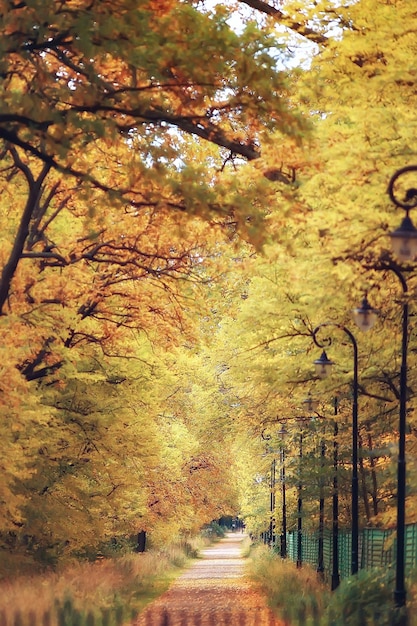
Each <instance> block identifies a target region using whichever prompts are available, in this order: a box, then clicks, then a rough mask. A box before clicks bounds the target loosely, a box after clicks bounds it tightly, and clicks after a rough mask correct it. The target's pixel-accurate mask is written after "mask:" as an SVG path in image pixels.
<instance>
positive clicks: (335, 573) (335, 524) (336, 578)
mask: <svg viewBox="0 0 417 626" xmlns="http://www.w3.org/2000/svg"><path fill="white" fill-rule="evenodd" d="M337 411H338V400H337V398H335V399H334V414H335V416H336V415H337ZM338 435H339V427H338V424H337V420H336V419H335V420H334V430H333V502H332V504H333V516H332V517H333V520H332V548H333V550H332V581H331V589H332V591H334V590H335V589H337V587H338V586H339V584H340V574H339V485H338V471H339V470H338V466H339V441H338Z"/></svg>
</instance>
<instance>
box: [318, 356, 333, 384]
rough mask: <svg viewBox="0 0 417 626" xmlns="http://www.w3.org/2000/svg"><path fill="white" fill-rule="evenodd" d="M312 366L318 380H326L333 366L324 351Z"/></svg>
mask: <svg viewBox="0 0 417 626" xmlns="http://www.w3.org/2000/svg"><path fill="white" fill-rule="evenodd" d="M314 365H315V368H316V374H317V376H318V377H319V378H327V377H328V376H329V374H330V372H331V370H332V366H333V365H334V363H333V361H331V360H330V359H329V357H328V356H327V354H326V351H325V350H323V352H322V353H321V355H320V358H318V359H316V360H315V361H314Z"/></svg>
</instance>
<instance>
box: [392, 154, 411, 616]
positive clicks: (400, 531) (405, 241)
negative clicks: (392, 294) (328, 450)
mask: <svg viewBox="0 0 417 626" xmlns="http://www.w3.org/2000/svg"><path fill="white" fill-rule="evenodd" d="M416 171H417V165H409V166H407V167H403V168H401V169H399V170H397V171H396V172H395V173H394V174H393V176H392V177H391V180H390V182H389V184H388V195H389V197H390V199H391V200H392V202H393V203H394V204H395V205H396V206H397V207H399V208H401V209H404V210H405V213H406V214H405V217H404V218H403V220H402V222H401V225H400V227H399V228H397V229H396V230H394V231H393V232H391V233H390V235H389V236H390V238H391V245H392V249H393V252H394V254H395V256H396V257H397V258H398V259H399V260H400V261H403V262H409V261H414V260H415V258H416V256H417V229H416V228H415V227H414V224H413V223H412V221H411V218H410V215H409V212H410V210H411V209H413V208H414V207H416V206H417V190H416V189H415V188H413V187H411V188H409V189H407V191H406V192H405V195H404V200H399V199H398V197H397V196H396V195H395V183H396V182H397V180H398V178H400V177H401V176H402V175H403V174H408V173H409V172H416ZM387 269H390V270H392V271H393V272H394V273H395V275H396V276H397V278H398V279H399V281H400V284H401V287H402V290H403V295H404V299H403V310H402V342H401V369H400V411H399V428H398V430H399V442H398V467H397V549H396V550H397V554H396V574H395V590H394V601H395V605H396V606H397V607H398V608H401V607H404V606H405V605H406V596H407V593H406V589H405V555H404V551H405V495H406V461H405V433H406V417H407V416H406V413H407V342H408V302H407V293H408V287H407V281H406V279H405V277H404V275H403V273H402V272H401V271H400V269H398V267H397V266H390V267H389V268H387ZM404 620H406V617H405V618H404Z"/></svg>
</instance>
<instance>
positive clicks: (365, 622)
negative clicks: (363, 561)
mask: <svg viewBox="0 0 417 626" xmlns="http://www.w3.org/2000/svg"><path fill="white" fill-rule="evenodd" d="M248 573H249V576H250V578H251V579H252V580H253V581H254V582H255V583H257V584H258V585H259V587H260V588H261V590H262V591H263V593H264V594H265V596H266V597H267V600H268V603H269V605H270V606H271V608H272V609H273V611H274V612H275V613H276V614H277V615H279V617H280V618H282V619H283V620H284V622H285V624H288V625H291V626H396V625H397V624H400V623H402V622H401V615H400V614H399V612H398V610H396V609H394V607H393V588H394V577H393V572H392V571H390V570H387V569H382V568H373V569H369V570H361V571H360V572H359V573H358V574H357V575H356V576H351V577H349V578H346V579H344V580H342V582H341V584H340V585H339V587H338V588H337V589H336V590H335V591H334V592H331V591H330V589H329V584H328V582H326V583H325V582H323V581H322V579H321V578H320V576H319V575H318V574H317V572H316V571H315V569H314V568H312V567H311V566H309V565H308V564H303V566H302V567H301V568H297V566H296V564H295V563H293V562H292V561H289V560H283V559H281V558H280V556H279V555H278V554H276V553H274V552H273V551H272V550H270V549H269V548H268V547H267V546H263V545H262V546H255V547H253V548H252V550H251V553H250V558H249V560H248ZM407 588H408V595H407V607H408V622H407V623H408V626H417V583H416V572H414V574H412V575H411V576H410V577H409V579H408V580H407Z"/></svg>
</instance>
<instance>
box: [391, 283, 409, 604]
mask: <svg viewBox="0 0 417 626" xmlns="http://www.w3.org/2000/svg"><path fill="white" fill-rule="evenodd" d="M404 287H405V288H404ZM403 288H404V292H406V291H407V285H406V283H405V281H403ZM407 343H408V303H407V302H405V303H404V304H403V319H402V350H401V370H400V419H399V442H398V468H397V559H396V561H397V562H396V572H395V591H394V600H395V605H396V606H397V607H398V608H401V607H403V606H405V604H406V596H407V592H406V589H405V559H404V551H405V495H406V462H405V431H406V418H407Z"/></svg>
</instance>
